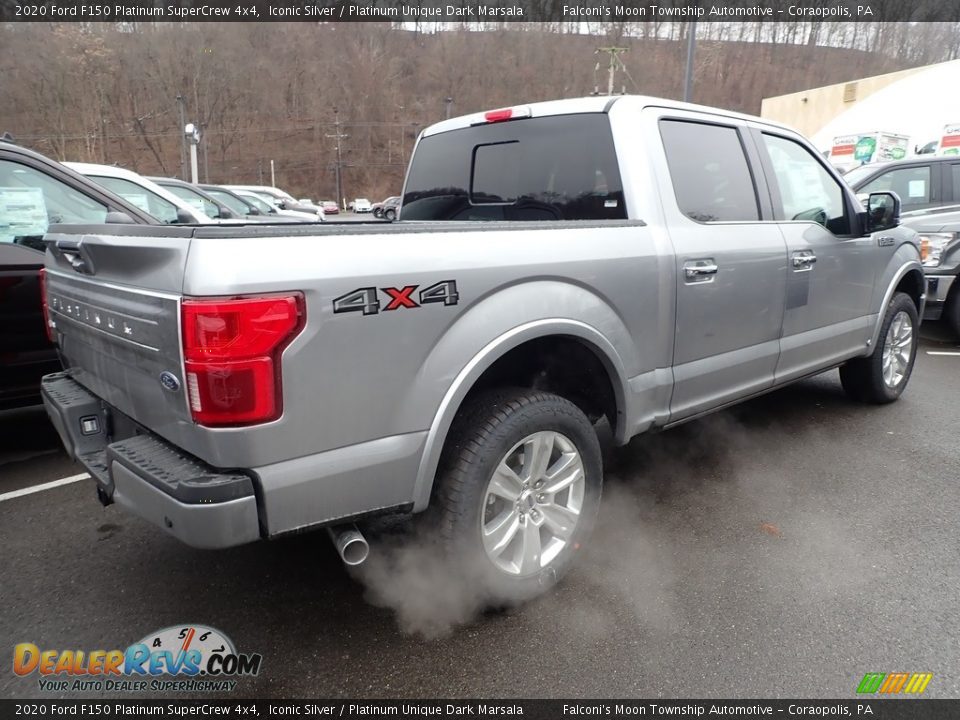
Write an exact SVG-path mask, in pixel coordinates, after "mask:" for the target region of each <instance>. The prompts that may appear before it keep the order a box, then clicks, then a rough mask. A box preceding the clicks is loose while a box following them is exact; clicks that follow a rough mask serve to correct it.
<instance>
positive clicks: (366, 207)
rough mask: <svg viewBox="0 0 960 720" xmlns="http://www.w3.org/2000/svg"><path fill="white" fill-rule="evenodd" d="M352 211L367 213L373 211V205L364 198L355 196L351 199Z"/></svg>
mask: <svg viewBox="0 0 960 720" xmlns="http://www.w3.org/2000/svg"><path fill="white" fill-rule="evenodd" d="M353 211H354V212H355V213H368V212H372V211H373V205H371V204H370V201H369V200H367V199H366V198H357V199H356V200H354V201H353Z"/></svg>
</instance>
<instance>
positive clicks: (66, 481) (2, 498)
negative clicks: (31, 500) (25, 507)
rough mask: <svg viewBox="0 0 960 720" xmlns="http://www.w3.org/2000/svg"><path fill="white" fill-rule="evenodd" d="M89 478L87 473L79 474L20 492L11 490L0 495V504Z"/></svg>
mask: <svg viewBox="0 0 960 720" xmlns="http://www.w3.org/2000/svg"><path fill="white" fill-rule="evenodd" d="M89 477H90V475H89V474H88V473H80V474H79V475H71V476H70V477H65V478H60V479H59V480H51V481H50V482H47V483H43V484H41V485H34V486H33V487H27V488H23V489H21V490H13V491H11V492H8V493H3V494H2V495H0V502H4V501H5V500H13V499H14V498H18V497H23V496H24V495H33V494H34V493H38V492H43V491H44V490H52V489H53V488H56V487H60V486H61V485H69V484H70V483H75V482H80V481H81V480H86V479H87V478H89Z"/></svg>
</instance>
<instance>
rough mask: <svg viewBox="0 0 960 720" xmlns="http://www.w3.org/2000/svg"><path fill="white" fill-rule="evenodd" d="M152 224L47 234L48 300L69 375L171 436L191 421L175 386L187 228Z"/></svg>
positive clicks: (180, 376) (179, 368)
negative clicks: (121, 231)
mask: <svg viewBox="0 0 960 720" xmlns="http://www.w3.org/2000/svg"><path fill="white" fill-rule="evenodd" d="M150 229H151V230H153V231H154V233H153V235H152V236H151V237H137V236H130V235H124V236H123V237H113V236H107V235H78V234H62V235H61V234H57V233H52V234H50V235H48V236H47V244H48V248H49V251H48V255H47V303H48V308H49V312H50V319H51V321H53V322H54V323H55V324H56V332H57V335H58V338H59V344H60V349H61V354H62V357H63V361H64V366H65V368H66V369H67V370H68V371H69V372H70V374H71V375H72V376H73V378H74V379H75V380H76V381H77V382H79V383H80V384H81V385H83V386H85V387H86V388H88V389H89V390H90V391H91V392H93V393H94V394H95V395H97V396H99V397H100V398H102V399H103V400H105V401H107V402H108V403H110V404H111V405H113V406H114V407H115V408H117V409H118V410H120V411H121V412H122V413H125V414H127V415H129V416H130V417H132V418H133V419H135V420H136V421H137V422H139V423H142V424H144V425H146V426H147V427H149V428H151V429H152V430H153V431H154V432H157V433H158V434H160V435H165V436H168V437H169V436H170V435H172V434H175V433H174V432H172V431H173V426H175V425H177V424H179V423H184V422H190V414H189V410H188V408H187V406H186V401H185V394H184V393H183V392H178V391H176V390H178V389H179V386H180V385H182V382H183V358H182V356H181V343H180V322H179V316H180V289H181V287H182V284H183V274H184V268H185V265H186V260H187V252H188V250H189V247H190V237H189V235H190V230H189V229H184V230H183V231H181V232H182V234H181V233H180V232H178V233H165V234H164V237H157V235H156V228H150ZM161 375H163V376H164V379H165V381H166V382H163V383H162V382H161ZM171 390H174V391H173V392H171Z"/></svg>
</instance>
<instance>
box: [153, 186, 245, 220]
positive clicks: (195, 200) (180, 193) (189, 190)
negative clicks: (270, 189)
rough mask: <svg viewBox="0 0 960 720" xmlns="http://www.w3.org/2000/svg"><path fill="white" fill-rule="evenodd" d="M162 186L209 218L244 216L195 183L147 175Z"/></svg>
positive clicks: (236, 217) (219, 218)
mask: <svg viewBox="0 0 960 720" xmlns="http://www.w3.org/2000/svg"><path fill="white" fill-rule="evenodd" d="M147 179H148V180H152V181H153V182H155V183H156V184H157V185H159V186H160V187H162V188H166V189H167V190H169V191H170V192H172V193H173V194H174V195H176V196H177V197H178V198H180V199H181V200H183V201H184V202H187V203H189V204H190V205H192V206H193V207H195V208H196V209H197V210H199V211H200V212H202V213H203V214H204V215H206V216H207V217H208V218H210V219H211V220H218V221H223V220H231V221H237V220H239V221H243V220H245V219H246V218H245V216H244V215H242V214H240V213H236V212H234V211H233V210H232V209H231V208H230V206H229V205H225V204H224V203H222V202H221V201H219V200H217V199H216V198H214V197H213V196H211V195H209V194H208V193H206V192H205V191H204V190H202V189H201V188H199V187H197V186H196V185H192V184H190V183H188V182H186V181H184V180H180V179H179V178H165V177H148V178H147Z"/></svg>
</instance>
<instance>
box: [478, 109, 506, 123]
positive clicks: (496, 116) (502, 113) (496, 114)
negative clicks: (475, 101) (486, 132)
mask: <svg viewBox="0 0 960 720" xmlns="http://www.w3.org/2000/svg"><path fill="white" fill-rule="evenodd" d="M512 117H513V108H504V109H502V110H489V111H488V112H485V113H484V114H483V119H484V120H486V121H487V122H492V123H493V122H503V121H504V120H509V119H510V118H512Z"/></svg>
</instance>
